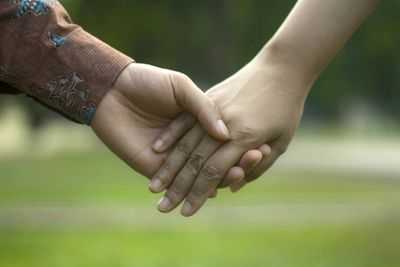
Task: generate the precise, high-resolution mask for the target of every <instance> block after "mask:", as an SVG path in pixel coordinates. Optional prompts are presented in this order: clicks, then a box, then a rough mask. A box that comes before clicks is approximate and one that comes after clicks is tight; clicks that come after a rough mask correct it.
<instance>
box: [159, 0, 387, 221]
mask: <svg viewBox="0 0 400 267" xmlns="http://www.w3.org/2000/svg"><path fill="white" fill-rule="evenodd" d="M378 3H379V1H378V0H353V1H339V0H324V1H321V0H299V1H298V2H297V3H296V5H295V7H294V8H293V10H292V11H291V13H290V14H289V16H288V17H287V19H286V20H285V22H284V23H283V24H282V26H281V27H280V29H279V30H278V31H277V33H276V34H275V35H274V36H273V38H272V39H271V40H270V41H269V42H268V43H267V44H266V46H265V47H264V48H263V49H262V50H261V51H260V53H259V54H258V55H257V56H256V57H255V58H254V59H253V60H252V61H251V62H250V63H249V64H248V65H246V66H245V67H244V68H242V69H241V70H240V71H239V72H238V73H236V74H234V75H233V76H232V77H230V78H229V79H228V80H226V81H224V82H222V83H221V84H219V85H217V86H215V87H214V88H212V89H211V90H210V91H209V92H208V93H207V95H208V96H209V97H210V98H211V99H213V100H214V101H215V103H216V104H217V105H218V107H219V108H220V110H221V113H222V115H223V117H224V121H225V122H226V123H227V126H228V129H229V131H230V135H231V137H230V140H229V141H228V142H220V141H218V140H216V139H214V138H212V137H211V136H208V135H206V134H204V133H202V132H201V127H200V126H199V125H195V126H194V127H193V128H192V129H191V130H189V132H188V133H187V134H186V135H185V136H184V137H183V138H182V139H181V140H180V141H179V142H178V145H177V147H176V149H175V150H173V152H172V153H171V154H170V155H169V157H168V158H167V159H166V161H165V163H164V164H163V166H162V167H161V168H160V169H159V170H158V171H157V173H156V174H155V175H154V177H153V182H155V181H156V180H159V181H161V183H162V184H163V186H164V188H168V190H167V192H166V193H165V196H164V198H163V199H161V201H160V203H159V205H158V209H159V210H160V211H162V212H169V211H171V210H173V209H174V208H176V207H177V206H178V205H179V204H180V203H181V202H182V201H183V200H184V199H186V200H185V203H184V205H183V208H182V210H181V214H182V215H184V216H191V215H193V214H194V213H196V212H197V211H198V210H199V209H200V208H201V207H202V205H203V204H204V203H205V201H206V199H207V196H209V195H210V193H211V192H214V191H215V190H216V188H217V187H218V186H221V183H222V185H223V186H227V185H231V189H232V190H233V191H236V190H239V189H240V188H242V187H243V186H244V185H245V184H246V183H248V182H250V181H253V180H255V179H257V178H258V177H259V176H260V175H261V174H262V173H264V172H265V171H266V170H268V169H269V168H270V167H271V166H272V165H273V163H274V162H275V161H276V160H277V159H278V157H279V156H280V155H282V154H283V153H284V152H285V151H286V149H287V148H288V146H289V143H290V141H291V139H292V137H293V135H294V132H295V130H296V128H297V126H298V125H299V122H300V119H301V116H302V112H303V108H304V103H305V100H306V97H307V95H308V93H309V90H310V88H311V86H312V84H313V83H314V81H315V80H316V79H317V77H318V76H319V75H320V73H321V72H322V71H323V70H324V69H325V67H326V66H327V65H328V64H329V62H330V61H331V60H332V59H333V58H334V56H335V55H336V54H337V53H338V51H339V50H340V49H341V48H342V47H343V45H344V44H345V43H346V41H347V40H348V39H349V38H350V36H351V35H352V33H353V32H354V31H355V30H356V29H357V28H358V27H359V25H360V24H361V23H362V22H363V21H364V20H365V19H366V18H367V16H368V15H369V14H370V13H371V12H372V10H373V9H374V8H375V7H376V6H377V4H378ZM316 11H318V12H316ZM182 116H184V115H182ZM180 120H184V119H182V118H180ZM186 128H187V125H186V126H185V127H183V126H182V125H179V123H175V122H174V123H172V124H171V126H170V127H169V132H170V133H171V132H180V131H182V130H181V129H186ZM170 136H171V135H170ZM170 136H167V135H164V134H161V135H160V137H159V139H160V140H163V144H164V145H163V146H162V147H160V148H159V149H158V151H160V152H161V151H163V150H164V149H167V148H168V147H169V145H170V144H172V143H174V142H175V141H176V140H175V139H173V138H171V137H170ZM263 144H268V145H269V147H270V149H271V151H269V152H268V153H267V154H266V156H265V157H263V159H262V160H260V163H258V164H257V165H256V166H250V167H249V168H247V169H246V173H245V176H244V178H243V179H241V180H240V181H233V180H231V181H229V179H226V180H228V183H227V182H226V181H225V182H224V181H222V178H223V177H224V176H225V175H226V174H227V173H228V174H229V172H230V171H229V170H230V169H231V168H232V166H234V165H235V164H237V162H240V161H241V156H242V155H243V154H244V156H248V155H249V154H248V153H249V152H247V153H246V151H248V150H254V149H257V148H258V149H259V151H260V149H261V148H262V146H263ZM179 147H185V150H184V151H182V149H179ZM229 182H235V183H234V184H232V183H229Z"/></svg>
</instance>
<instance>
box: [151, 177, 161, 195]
mask: <svg viewBox="0 0 400 267" xmlns="http://www.w3.org/2000/svg"><path fill="white" fill-rule="evenodd" d="M150 188H151V189H153V191H155V192H157V193H158V192H160V191H162V190H163V188H162V182H161V180H159V179H155V180H153V181H151V183H150Z"/></svg>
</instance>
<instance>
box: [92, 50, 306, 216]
mask: <svg viewBox="0 0 400 267" xmlns="http://www.w3.org/2000/svg"><path fill="white" fill-rule="evenodd" d="M278 69H279V68H278ZM285 75H286V73H284V71H282V70H277V69H276V68H275V67H274V66H269V65H268V64H265V62H263V61H262V60H259V59H257V58H256V59H254V60H253V61H252V62H250V63H249V64H248V65H246V66H245V67H244V68H243V69H241V70H240V71H239V72H237V73H236V74H234V75H233V76H232V77H230V78H228V79H227V80H225V81H224V82H222V83H220V84H218V85H216V86H214V87H213V88H212V89H210V90H209V91H208V92H207V93H206V95H207V96H206V95H204V94H203V93H202V92H201V91H200V89H198V88H197V87H196V86H195V85H194V83H193V82H192V81H191V80H190V79H189V78H188V77H187V76H185V75H183V74H181V73H177V72H173V71H169V70H165V69H160V68H156V67H152V66H149V65H142V64H132V65H130V66H129V67H128V68H127V69H126V70H125V71H124V72H123V73H122V74H121V77H120V78H118V80H117V82H116V84H115V86H114V88H112V90H110V92H109V93H108V94H107V95H106V97H105V98H104V99H103V101H102V102H101V104H100V106H99V108H98V111H97V112H96V114H95V118H94V120H93V124H92V127H93V129H94V131H95V132H96V134H97V135H98V136H99V138H100V139H101V140H103V142H104V143H105V144H106V145H107V146H108V147H109V148H110V149H111V150H112V151H113V152H114V153H115V154H117V155H118V156H119V157H121V158H122V159H123V160H124V161H125V162H126V163H127V164H128V165H130V166H131V167H132V168H134V169H135V170H137V171H138V172H140V173H142V174H143V175H145V176H146V177H150V178H152V181H151V183H150V190H151V191H152V192H154V193H159V192H162V191H163V190H167V191H166V193H165V195H164V197H163V198H162V199H161V201H160V203H159V204H158V209H159V210H160V211H162V212H169V211H171V210H173V209H175V208H176V207H177V206H178V205H179V204H180V203H181V202H182V201H184V200H185V199H186V200H185V203H184V205H183V208H182V210H181V214H182V215H184V216H190V215H193V214H194V213H196V212H197V211H198V210H199V209H200V208H201V206H202V205H203V204H204V203H205V201H206V200H207V198H208V197H214V196H215V195H216V190H217V188H223V187H228V186H229V187H230V188H231V190H232V191H237V190H239V189H240V188H241V187H243V186H244V185H245V184H246V183H248V182H250V181H252V180H255V179H257V178H258V177H259V176H260V175H261V174H262V173H264V172H265V171H266V170H267V169H269V168H270V167H271V166H272V164H273V163H274V162H275V160H276V159H277V158H278V157H279V156H280V155H281V154H282V153H283V152H285V151H286V149H287V147H288V145H289V142H290V140H291V139H292V137H293V134H294V132H295V129H296V128H297V126H298V124H299V121H300V118H301V114H302V110H303V106H304V101H305V96H303V95H301V94H298V93H297V92H299V91H302V90H297V87H299V86H303V87H305V86H309V85H307V84H302V82H301V80H298V79H294V78H293V79H287V77H285ZM223 121H224V122H225V123H224V122H223ZM225 125H226V126H225ZM228 129H229V132H228Z"/></svg>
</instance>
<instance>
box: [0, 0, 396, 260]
mask: <svg viewBox="0 0 400 267" xmlns="http://www.w3.org/2000/svg"><path fill="white" fill-rule="evenodd" d="M61 2H62V3H63V4H64V5H65V7H66V8H67V10H68V11H69V12H70V15H71V16H72V18H73V20H74V21H75V22H76V23H77V24H79V25H81V26H83V27H84V28H85V29H86V30H87V31H89V32H91V33H93V34H94V35H95V36H97V37H99V38H100V39H102V40H104V41H105V42H107V43H109V44H111V45H112V46H114V47H115V48H117V49H119V50H121V51H123V52H124V53H126V54H128V55H130V56H131V57H133V58H135V59H136V60H137V61H138V62H144V63H149V64H152V65H157V66H160V67H165V68H170V69H175V70H179V71H182V72H184V73H186V74H188V75H189V76H190V77H192V79H193V80H194V81H195V82H196V83H198V84H199V85H200V87H202V88H203V89H204V90H206V89H207V88H209V87H210V86H212V85H213V84H215V83H217V82H219V81H221V80H223V79H225V78H226V77H228V76H230V75H231V74H233V73H234V72H235V71H236V70H238V69H239V68H240V67H241V66H243V65H244V64H246V62H248V61H249V60H250V59H251V58H252V57H253V56H254V55H255V54H256V53H257V52H258V51H259V50H260V49H261V47H262V46H263V45H264V44H265V43H266V42H267V40H268V39H269V38H270V37H271V36H272V35H273V33H274V32H275V31H276V30H277V28H278V27H279V25H280V24H281V22H282V21H283V19H284V18H285V16H286V15H287V14H288V12H289V11H290V9H291V8H292V6H293V5H294V4H295V1H293V0H291V1H289V0H280V1H277V0H274V1H273V0H270V1H266V0H246V1H244V0H243V1H240V0H230V1H228V0H218V1H211V0H203V1H189V0H185V1H183V0H174V1H161V0H152V1H148V0H147V1H144V0H114V1H106V0H96V1H94V0H65V1H61ZM315 12H318V10H315ZM399 26H400V1H382V3H381V5H380V6H379V8H378V9H377V10H376V12H375V13H374V14H373V15H372V16H371V17H370V18H369V19H368V20H367V21H366V23H365V24H364V25H363V26H362V27H361V28H360V29H359V31H358V32H357V33H356V34H355V35H354V36H353V38H352V39H351V40H350V41H349V43H348V44H347V46H346V47H345V48H344V49H343V50H342V51H341V53H340V54H339V55H338V57H337V58H336V59H335V60H334V61H333V63H332V64H331V65H330V66H329V67H328V69H327V70H326V71H325V72H324V73H323V75H322V76H321V77H320V79H319V80H318V81H317V82H316V84H315V85H314V88H313V90H312V92H311V94H310V97H309V99H308V102H307V105H306V110H305V116H304V119H303V122H302V125H301V127H300V129H299V131H298V133H297V135H296V137H295V139H294V140H293V143H292V145H291V147H290V149H289V151H288V152H287V154H286V155H284V156H283V157H282V158H281V159H280V161H279V162H278V163H277V164H276V165H275V166H274V167H273V169H272V170H271V171H270V172H268V173H267V174H265V175H264V177H262V178H261V179H259V180H258V181H257V182H256V183H254V184H251V185H249V186H248V187H247V188H245V189H244V190H243V191H241V192H239V193H236V194H231V193H230V192H228V191H221V192H220V194H219V196H218V198H217V199H215V200H210V201H209V202H208V204H207V205H206V207H205V208H204V209H203V210H202V211H201V212H200V213H199V214H198V215H196V216H195V217H193V218H189V219H187V218H182V217H180V216H179V215H178V213H177V212H174V213H172V214H169V215H163V214H159V213H158V212H157V211H156V209H155V205H156V203H157V201H158V199H159V198H160V196H156V195H152V194H150V193H149V192H148V190H147V183H148V182H147V180H146V179H145V178H144V177H142V176H140V175H139V174H137V173H135V172H134V171H132V170H131V169H129V168H128V167H127V166H125V165H124V164H123V163H122V162H121V161H120V160H118V159H117V158H116V157H115V156H114V155H113V154H112V153H111V152H109V151H108V150H107V149H106V148H104V147H103V145H101V143H100V142H99V141H97V139H96V137H95V135H94V134H93V133H92V132H91V130H90V129H89V128H88V127H85V126H81V125H76V124H74V123H72V122H69V121H67V120H65V119H63V118H62V117H60V116H59V115H57V114H54V113H52V112H51V111H48V110H46V109H45V108H43V107H41V106H40V105H38V104H36V103H35V102H33V101H32V100H31V99H29V98H27V97H24V96H1V97H0V266H2V267H17V266H24V267H26V266H41V267H45V266H52V267H58V266H68V267H69V266H85V267H90V266H96V267H101V266H117V267H119V266H121V267H125V266H141V267H146V266H154V267H161V266H176V267H179V266H185V267H195V266H210V267H212V266H231V267H234V266H255V267H256V266H276V267H279V266H285V267H288V266H296V267H299V266H307V267H312V266H320V267H325V266H340V267H345V266H351V267H355V266H382V267H383V266H385V267H389V266H393V267H395V266H396V267H397V266H400V121H399V116H400V90H399V86H400V52H399V49H398V48H399V47H400V35H399Z"/></svg>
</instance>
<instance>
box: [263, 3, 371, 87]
mask: <svg viewBox="0 0 400 267" xmlns="http://www.w3.org/2000/svg"><path fill="white" fill-rule="evenodd" d="M378 3H379V0H352V1H346V0H299V1H298V2H297V4H296V5H295V7H294V8H293V10H292V11H291V13H290V14H289V16H288V17H287V19H286V20H285V21H284V23H283V24H282V26H281V27H280V29H279V30H278V31H277V32H276V34H275V35H274V36H273V37H272V39H271V40H270V41H269V42H268V43H267V44H266V46H265V47H264V48H263V49H262V51H261V52H260V54H259V55H258V57H257V58H259V59H261V60H263V61H265V63H267V64H269V65H279V66H281V67H282V68H283V69H285V70H286V71H288V72H290V73H291V74H290V75H293V73H295V74H296V75H297V76H298V77H301V78H300V79H302V81H303V82H306V83H308V84H309V85H311V84H312V83H313V81H314V80H315V79H316V78H317V77H318V76H319V75H320V73H321V72H322V71H323V70H324V69H325V67H326V66H327V65H328V64H329V63H330V62H331V60H332V59H333V58H334V57H335V55H336V54H337V53H338V52H339V50H340V49H341V48H342V47H343V46H344V44H345V43H346V41H347V40H348V39H349V38H350V36H351V35H352V34H353V33H354V32H355V31H356V29H357V28H358V27H359V26H360V24H361V23H362V22H363V21H364V20H365V19H366V18H367V17H368V15H369V14H370V13H371V12H372V10H374V8H375V7H376V6H377V5H378ZM306 87H307V86H306ZM309 87H310V86H308V88H309ZM307 90H308V89H307ZM306 93H307V92H306Z"/></svg>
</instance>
